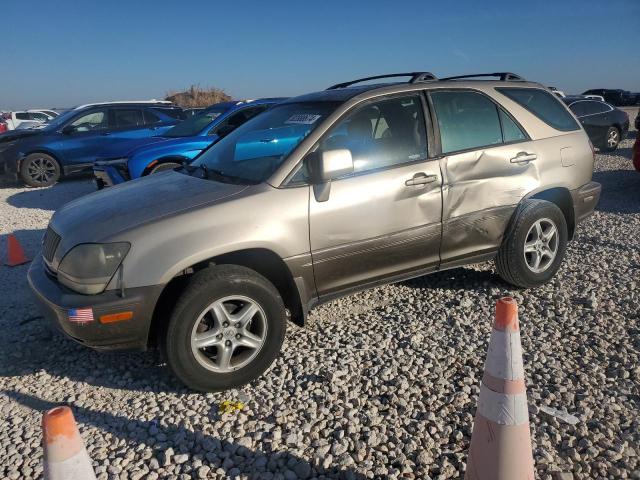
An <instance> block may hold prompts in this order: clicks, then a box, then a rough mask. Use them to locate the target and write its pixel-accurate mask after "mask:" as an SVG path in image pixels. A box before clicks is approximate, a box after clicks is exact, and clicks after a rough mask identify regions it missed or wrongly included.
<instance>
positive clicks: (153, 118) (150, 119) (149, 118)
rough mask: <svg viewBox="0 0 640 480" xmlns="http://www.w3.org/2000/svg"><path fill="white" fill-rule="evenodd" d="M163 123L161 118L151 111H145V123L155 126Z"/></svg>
mask: <svg viewBox="0 0 640 480" xmlns="http://www.w3.org/2000/svg"><path fill="white" fill-rule="evenodd" d="M161 121H162V120H161V119H160V117H159V116H158V115H156V114H155V113H153V112H152V111H151V110H145V111H144V123H146V124H147V125H153V124H154V123H160V122H161Z"/></svg>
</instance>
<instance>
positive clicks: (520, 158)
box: [511, 152, 538, 163]
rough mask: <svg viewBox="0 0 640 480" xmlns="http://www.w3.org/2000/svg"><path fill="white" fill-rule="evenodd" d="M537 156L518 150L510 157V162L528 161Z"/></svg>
mask: <svg viewBox="0 0 640 480" xmlns="http://www.w3.org/2000/svg"><path fill="white" fill-rule="evenodd" d="M536 158H538V156H537V155H536V154H535V153H529V152H519V153H518V154H517V155H516V156H515V157H513V158H512V159H511V163H529V162H532V161H534V160H535V159H536Z"/></svg>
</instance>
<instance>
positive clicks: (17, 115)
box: [16, 112, 31, 120]
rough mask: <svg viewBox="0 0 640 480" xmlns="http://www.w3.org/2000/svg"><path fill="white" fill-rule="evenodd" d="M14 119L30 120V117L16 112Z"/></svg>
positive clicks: (24, 113) (25, 113)
mask: <svg viewBox="0 0 640 480" xmlns="http://www.w3.org/2000/svg"><path fill="white" fill-rule="evenodd" d="M16 118H17V119H18V120H31V117H30V115H29V114H28V113H27V112H18V113H16Z"/></svg>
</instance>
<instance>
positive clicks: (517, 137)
mask: <svg viewBox="0 0 640 480" xmlns="http://www.w3.org/2000/svg"><path fill="white" fill-rule="evenodd" d="M498 111H499V112H500V123H501V124H502V141H503V142H504V143H509V142H520V141H522V140H527V136H526V135H525V134H524V132H523V131H522V130H521V129H520V127H519V126H518V125H517V124H516V122H514V121H513V120H512V119H511V117H510V116H509V115H507V114H506V113H505V112H504V111H503V110H502V109H501V108H498Z"/></svg>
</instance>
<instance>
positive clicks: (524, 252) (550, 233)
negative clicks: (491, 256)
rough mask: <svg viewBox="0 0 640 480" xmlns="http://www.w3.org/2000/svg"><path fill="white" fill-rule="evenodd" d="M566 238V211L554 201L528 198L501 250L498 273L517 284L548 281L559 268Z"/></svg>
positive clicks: (520, 285)
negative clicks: (563, 211) (564, 212)
mask: <svg viewBox="0 0 640 480" xmlns="http://www.w3.org/2000/svg"><path fill="white" fill-rule="evenodd" d="M567 237H568V235H567V222H566V220H565V218H564V214H563V213H562V211H561V210H560V209H559V208H558V207H557V206H556V205H555V204H554V203H551V202H547V201H544V200H526V201H525V202H524V203H523V204H522V205H521V207H520V208H519V209H518V211H517V213H516V217H515V218H514V219H513V224H512V228H511V231H510V233H509V235H508V236H507V237H506V238H505V239H504V241H503V242H502V245H501V246H500V250H498V255H497V257H496V266H497V269H498V274H499V275H500V276H501V277H502V278H503V279H504V280H505V281H507V282H509V283H511V284H512V285H515V286H517V287H526V288H531V287H537V286H540V285H543V284H545V283H547V282H548V281H549V280H551V278H553V276H554V275H555V274H556V272H557V271H558V269H559V268H560V264H561V263H562V260H563V258H564V254H565V250H566V248H567Z"/></svg>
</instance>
